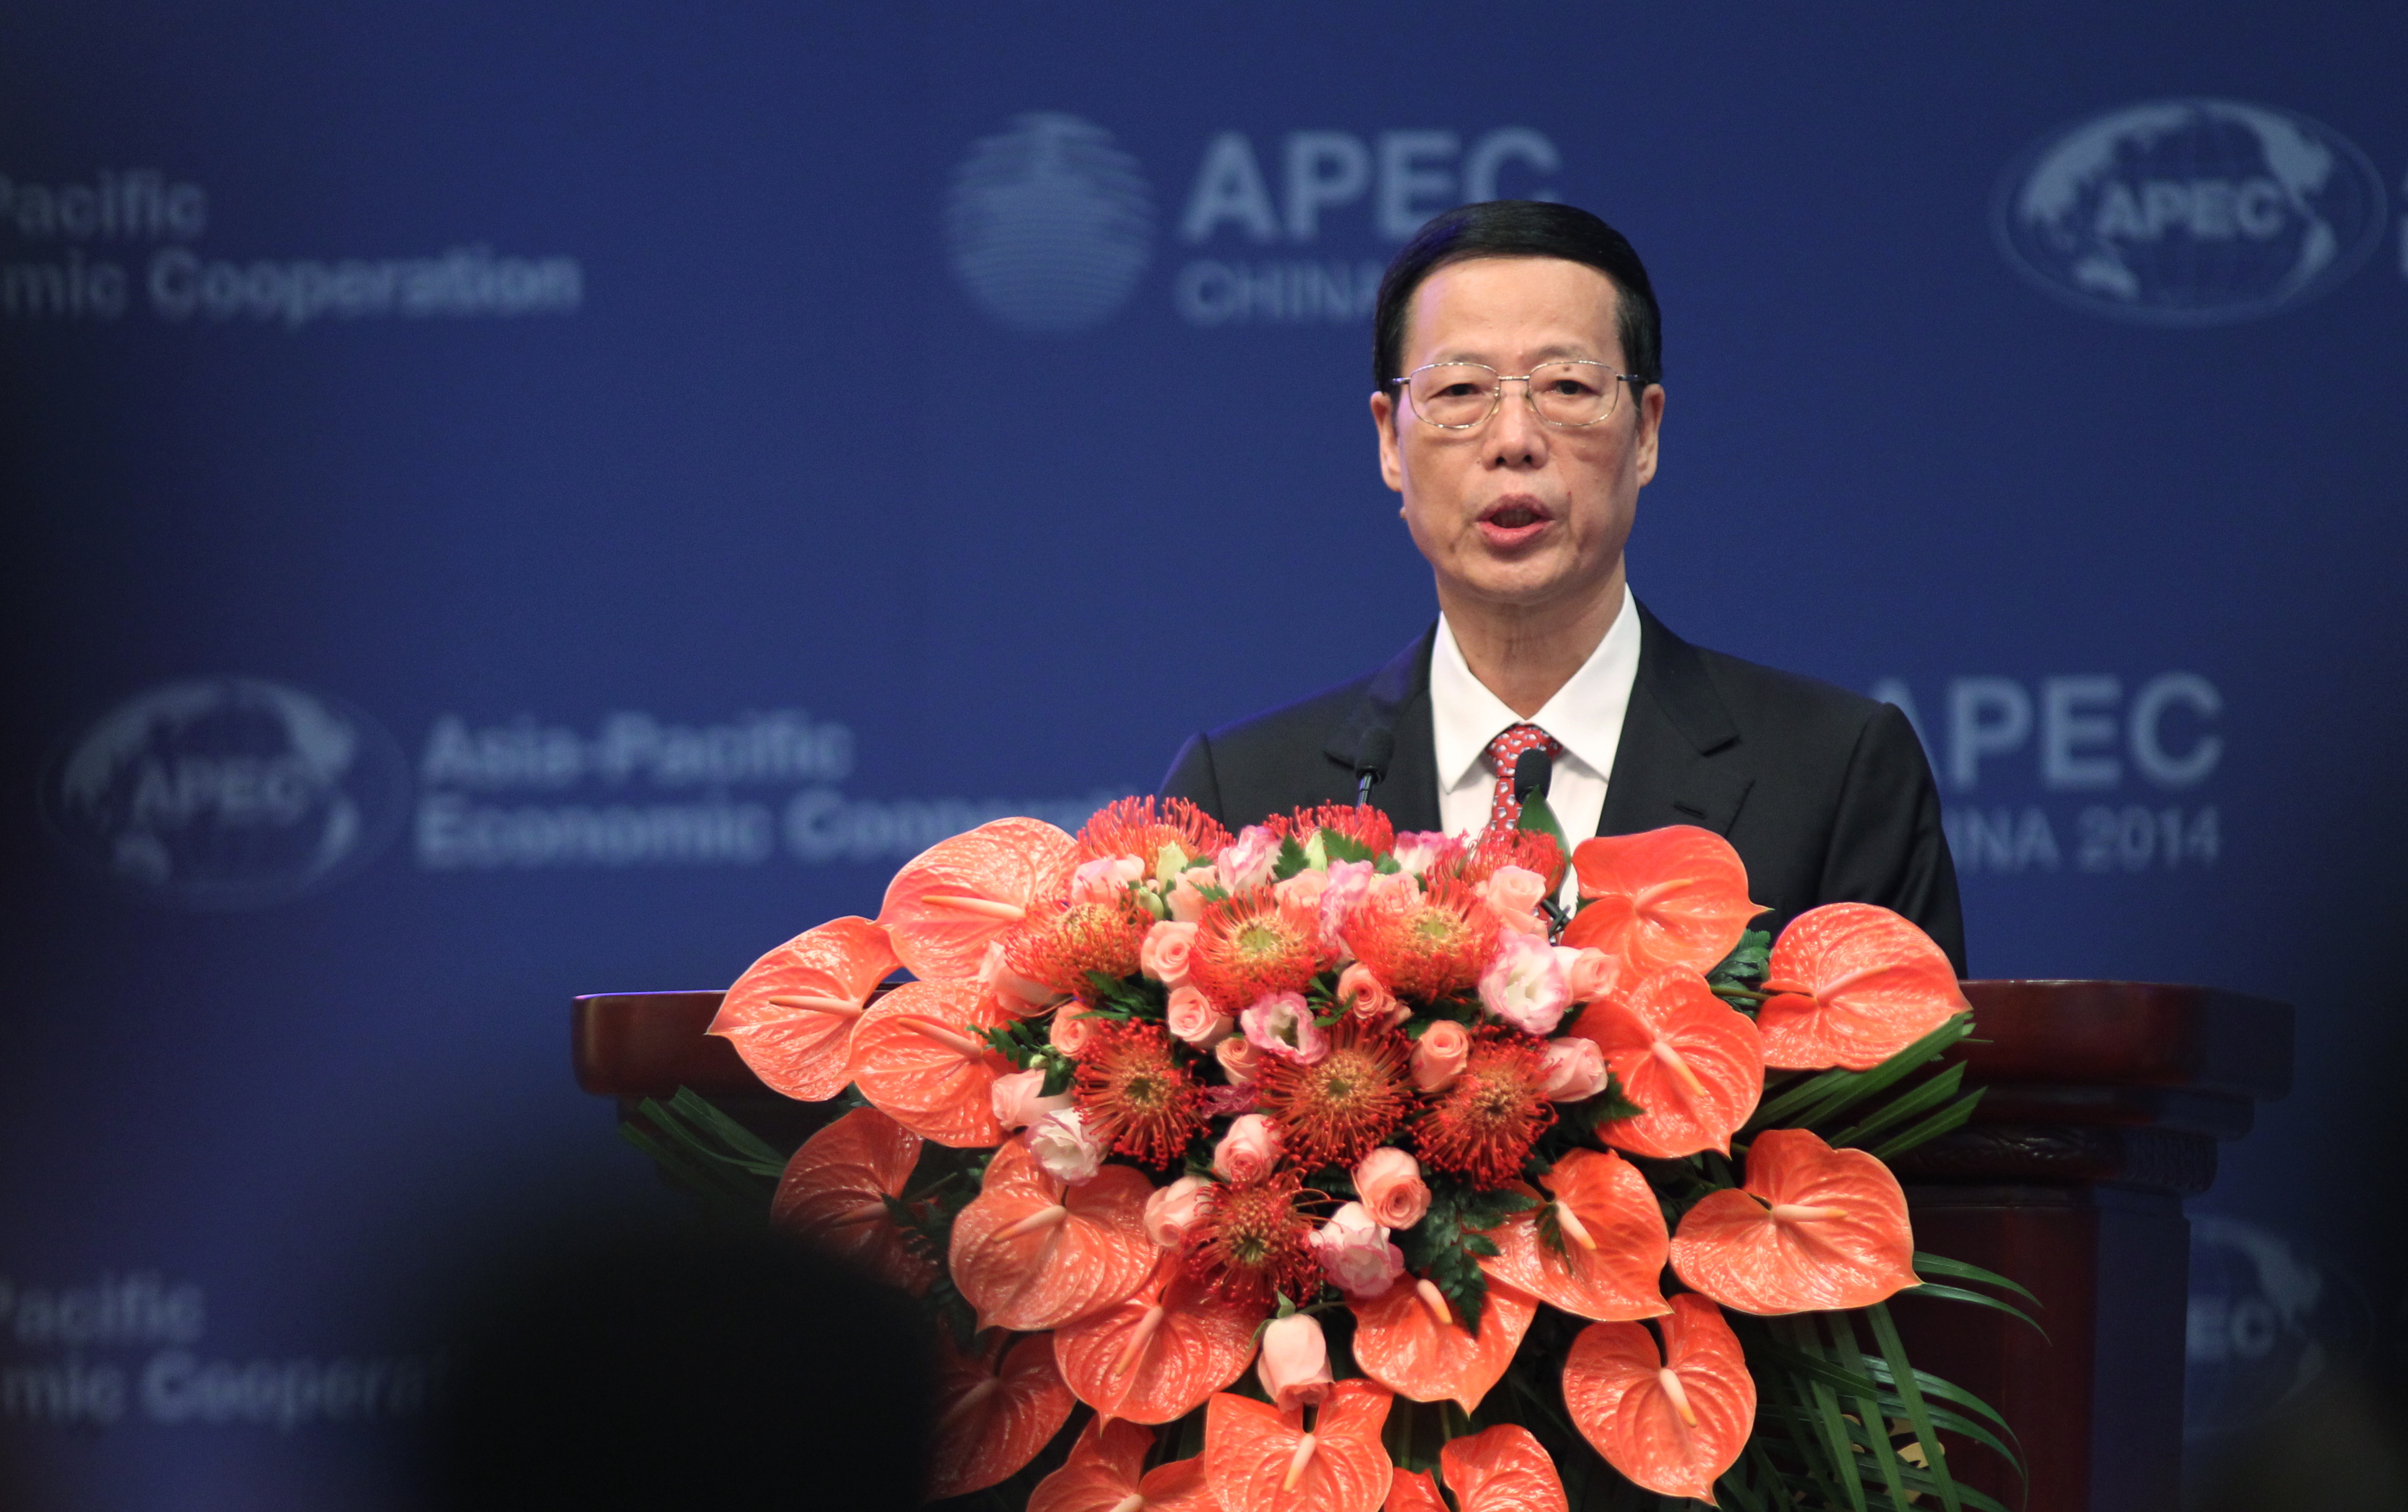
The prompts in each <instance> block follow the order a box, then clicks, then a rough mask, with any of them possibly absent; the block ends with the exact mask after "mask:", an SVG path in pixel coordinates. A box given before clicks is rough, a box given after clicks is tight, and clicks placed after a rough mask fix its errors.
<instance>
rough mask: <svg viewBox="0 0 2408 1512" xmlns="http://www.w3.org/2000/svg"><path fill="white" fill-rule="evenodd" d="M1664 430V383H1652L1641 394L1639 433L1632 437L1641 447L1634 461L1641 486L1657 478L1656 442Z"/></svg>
mask: <svg viewBox="0 0 2408 1512" xmlns="http://www.w3.org/2000/svg"><path fill="white" fill-rule="evenodd" d="M1663 430H1664V385H1662V384H1661V383H1650V384H1649V385H1647V387H1646V389H1645V390H1644V391H1642V392H1641V393H1640V395H1639V434H1638V435H1635V436H1633V437H1632V440H1633V441H1634V442H1635V443H1636V444H1637V446H1638V448H1639V454H1638V456H1637V457H1636V458H1635V459H1633V461H1634V465H1635V467H1636V468H1637V471H1638V474H1639V483H1640V486H1641V488H1644V487H1645V486H1646V485H1648V484H1649V483H1652V482H1654V481H1655V480H1656V439H1657V437H1658V436H1660V435H1662V433H1663Z"/></svg>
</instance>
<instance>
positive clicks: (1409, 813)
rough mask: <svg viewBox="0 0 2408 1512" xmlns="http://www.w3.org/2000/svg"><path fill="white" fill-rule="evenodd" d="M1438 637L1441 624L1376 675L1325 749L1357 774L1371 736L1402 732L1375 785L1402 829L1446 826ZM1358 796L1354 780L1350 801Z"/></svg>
mask: <svg viewBox="0 0 2408 1512" xmlns="http://www.w3.org/2000/svg"><path fill="white" fill-rule="evenodd" d="M1437 636H1438V624H1437V622H1436V621H1435V620H1433V621H1432V622H1431V624H1430V627H1429V628H1428V629H1427V630H1425V631H1423V632H1422V634H1421V636H1420V638H1419V639H1417V640H1415V641H1414V642H1413V643H1412V645H1410V646H1408V647H1406V648H1405V649H1403V650H1401V651H1399V652H1398V653H1397V655H1396V656H1395V657H1394V658H1393V659H1392V660H1390V662H1389V663H1388V664H1387V665H1385V666H1383V667H1382V668H1381V669H1380V670H1379V671H1377V672H1375V673H1373V674H1372V675H1371V681H1370V685H1369V687H1367V688H1365V689H1364V690H1363V696H1362V697H1361V698H1360V699H1359V700H1357V701H1356V703H1355V708H1354V710H1353V712H1352V713H1350V714H1349V715H1348V716H1347V718H1346V719H1345V720H1344V721H1343V722H1341V723H1340V725H1339V726H1338V729H1337V731H1336V732H1335V733H1334V734H1332V735H1330V737H1329V741H1328V743H1327V744H1326V746H1324V747H1323V748H1322V750H1323V754H1325V755H1326V756H1327V757H1328V758H1329V759H1330V760H1331V761H1334V762H1336V763H1338V764H1339V765H1340V767H1341V768H1342V769H1344V770H1345V771H1347V772H1349V773H1351V772H1353V771H1354V770H1355V753H1356V752H1357V751H1359V750H1360V749H1362V744H1363V737H1364V735H1366V734H1368V733H1369V731H1370V730H1372V729H1373V728H1374V727H1377V726H1381V725H1384V726H1386V727H1387V728H1388V729H1390V730H1393V731H1395V732H1396V736H1397V752H1396V755H1395V756H1394V757H1392V758H1391V759H1390V761H1389V763H1388V771H1387V774H1386V775H1385V776H1384V777H1382V778H1381V779H1380V780H1379V781H1377V782H1375V783H1373V784H1372V785H1371V802H1372V803H1373V804H1374V805H1376V806H1378V807H1379V808H1380V810H1381V811H1382V812H1383V813H1385V814H1386V815H1387V816H1388V818H1389V820H1391V821H1392V822H1393V823H1395V825H1396V826H1397V828H1398V829H1399V830H1435V829H1437V828H1439V826H1440V824H1441V820H1440V818H1439V807H1438V751H1437V745H1436V740H1435V737H1434V736H1433V735H1432V733H1431V726H1430V701H1429V666H1430V648H1431V646H1432V645H1433V644H1435V643H1436V640H1437ZM1354 792H1355V788H1354V783H1353V782H1352V781H1349V782H1348V783H1347V785H1346V793H1347V796H1348V798H1350V799H1351V798H1352V797H1353V796H1354Z"/></svg>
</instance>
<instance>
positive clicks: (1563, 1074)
mask: <svg viewBox="0 0 2408 1512" xmlns="http://www.w3.org/2000/svg"><path fill="white" fill-rule="evenodd" d="M1605 1075H1606V1072H1605V1051H1604V1050H1602V1049H1600V1048H1598V1043H1597V1041H1595V1040H1593V1039H1583V1038H1581V1037H1580V1036H1579V1035H1578V1034H1568V1035H1566V1036H1565V1037H1564V1038H1562V1039H1551V1040H1549V1041H1547V1061H1546V1077H1547V1085H1546V1090H1545V1091H1543V1092H1541V1094H1540V1095H1541V1096H1543V1097H1544V1098H1546V1100H1547V1101H1548V1102H1550V1103H1581V1102H1586V1101H1587V1100H1588V1099H1590V1098H1592V1097H1595V1096H1596V1095H1597V1094H1598V1093H1599V1092H1601V1091H1605Z"/></svg>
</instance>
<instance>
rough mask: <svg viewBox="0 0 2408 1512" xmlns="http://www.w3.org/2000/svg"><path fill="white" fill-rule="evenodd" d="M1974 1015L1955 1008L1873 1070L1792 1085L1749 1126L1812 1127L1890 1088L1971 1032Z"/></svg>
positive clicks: (1839, 1073)
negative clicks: (1953, 1013) (1938, 1023)
mask: <svg viewBox="0 0 2408 1512" xmlns="http://www.w3.org/2000/svg"><path fill="white" fill-rule="evenodd" d="M1972 1028H1973V1018H1972V1015H1971V1014H1968V1013H1959V1014H1956V1015H1954V1016H1952V1017H1951V1018H1950V1019H1949V1020H1948V1021H1947V1022H1946V1023H1943V1024H1942V1025H1941V1026H1940V1027H1939V1028H1937V1029H1934V1030H1933V1031H1932V1032H1931V1033H1929V1034H1926V1035H1924V1036H1923V1037H1922V1038H1921V1039H1918V1040H1916V1041H1915V1042H1914V1044H1912V1045H1909V1046H1908V1047H1907V1048H1904V1049H1902V1050H1900V1051H1899V1052H1898V1053H1897V1054H1896V1055H1893V1056H1891V1057H1890V1058H1889V1059H1888V1060H1886V1061H1884V1062H1883V1063H1881V1064H1879V1065H1877V1066H1875V1067H1873V1068H1872V1069H1871V1070H1870V1071H1826V1072H1824V1073H1823V1074H1822V1075H1821V1076H1819V1077H1812V1078H1810V1079H1808V1080H1806V1081H1802V1082H1800V1083H1799V1084H1798V1085H1797V1086H1795V1087H1791V1088H1788V1089H1787V1090H1785V1091H1783V1092H1782V1093H1781V1094H1780V1095H1779V1096H1777V1097H1774V1098H1773V1099H1771V1100H1770V1101H1769V1102H1767V1103H1766V1104H1764V1105H1762V1106H1761V1107H1758V1108H1757V1109H1756V1116H1755V1117H1754V1118H1752V1119H1750V1120H1748V1121H1747V1126H1748V1128H1750V1129H1771V1128H1786V1129H1805V1128H1812V1127H1813V1125H1815V1124H1818V1123H1822V1122H1824V1121H1826V1120H1828V1119H1830V1118H1831V1117H1832V1116H1833V1115H1835V1114H1838V1113H1840V1112H1841V1111H1842V1110H1843V1109H1846V1108H1849V1107H1853V1106H1855V1105H1856V1104H1858V1103H1860V1102H1862V1101H1864V1100H1865V1099H1866V1098H1868V1097H1871V1096H1873V1095H1874V1094H1876V1093H1878V1092H1882V1091H1887V1090H1888V1089H1889V1088H1890V1087H1892V1086H1894V1085H1896V1084H1897V1083H1898V1082H1899V1081H1900V1080H1901V1079H1903V1078H1904V1077H1906V1076H1907V1075H1908V1074H1909V1073H1910V1072H1913V1071H1914V1070H1915V1069H1916V1068H1917V1067H1919V1066H1921V1065H1923V1064H1924V1063H1927V1062H1928V1061H1930V1060H1932V1059H1933V1058H1934V1057H1936V1056H1939V1055H1941V1054H1942V1053H1944V1052H1945V1051H1946V1050H1947V1049H1948V1048H1950V1047H1951V1046H1953V1045H1955V1044H1956V1043H1957V1041H1958V1040H1960V1039H1963V1038H1964V1037H1965V1036H1966V1035H1967V1034H1971V1033H1972Z"/></svg>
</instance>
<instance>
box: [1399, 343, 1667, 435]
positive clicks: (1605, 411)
mask: <svg viewBox="0 0 2408 1512" xmlns="http://www.w3.org/2000/svg"><path fill="white" fill-rule="evenodd" d="M1388 381H1389V382H1391V383H1399V384H1402V385H1403V386H1404V390H1405V396H1406V397H1407V398H1408V399H1410V400H1412V407H1413V416H1414V418H1415V419H1417V420H1419V421H1421V422H1422V423H1423V424H1425V425H1435V426H1437V427H1438V428H1439V429H1440V430H1441V431H1469V430H1472V429H1474V428H1476V427H1478V426H1481V425H1484V424H1485V423H1487V421H1488V417H1490V416H1491V415H1494V414H1496V413H1497V406H1498V403H1499V402H1500V401H1501V400H1502V398H1503V396H1504V392H1505V385H1506V384H1508V383H1519V384H1521V385H1522V396H1523V397H1524V398H1526V399H1527V400H1528V401H1529V402H1530V408H1531V409H1532V410H1533V411H1534V412H1536V414H1537V415H1538V417H1539V418H1540V419H1541V420H1542V421H1546V422H1547V423H1548V424H1550V425H1553V426H1555V427H1556V428H1557V429H1559V430H1579V429H1581V428H1582V427H1584V426H1588V425H1594V424H1596V423H1597V422H1598V421H1601V420H1604V419H1605V418H1606V417H1607V416H1609V415H1612V414H1613V406H1614V401H1615V400H1616V399H1618V398H1620V397H1621V395H1622V386H1623V385H1624V384H1626V383H1631V384H1643V383H1644V382H1645V380H1644V379H1642V378H1638V377H1636V376H1634V375H1632V374H1629V373H1617V372H1615V371H1614V370H1613V369H1612V368H1611V367H1608V366H1606V365H1605V364H1603V363H1593V362H1589V361H1587V360H1586V359H1567V360H1565V361H1563V362H1557V363H1541V364H1539V365H1538V366H1536V367H1534V368H1532V369H1530V370H1529V371H1528V372H1527V373H1522V374H1505V375H1499V374H1498V371H1497V369H1495V368H1493V367H1490V366H1488V365H1487V364H1484V363H1431V364H1428V365H1427V366H1426V367H1416V368H1414V369H1413V370H1412V372H1410V373H1408V374H1406V375H1405V376H1404V377H1403V378H1390V379H1389V380H1388Z"/></svg>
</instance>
